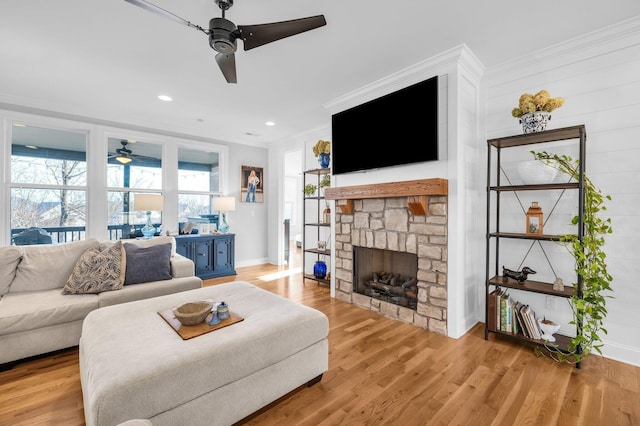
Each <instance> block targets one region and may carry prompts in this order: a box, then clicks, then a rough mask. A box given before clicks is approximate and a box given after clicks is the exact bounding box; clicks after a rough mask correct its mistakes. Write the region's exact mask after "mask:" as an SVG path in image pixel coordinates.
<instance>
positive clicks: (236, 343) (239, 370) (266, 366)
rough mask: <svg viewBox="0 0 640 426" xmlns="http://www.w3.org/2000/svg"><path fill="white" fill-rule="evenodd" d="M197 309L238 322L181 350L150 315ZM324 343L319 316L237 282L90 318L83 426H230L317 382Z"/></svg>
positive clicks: (85, 331)
mask: <svg viewBox="0 0 640 426" xmlns="http://www.w3.org/2000/svg"><path fill="white" fill-rule="evenodd" d="M202 299H213V300H215V301H223V300H224V301H225V302H227V303H228V304H229V308H230V310H231V311H232V312H234V313H236V314H238V315H240V316H242V317H243V318H244V320H243V321H241V322H238V323H236V324H233V325H230V326H228V327H225V328H221V329H219V330H215V331H213V332H210V333H207V334H204V335H201V336H198V337H194V338H191V339H188V340H183V339H182V338H181V337H180V336H179V335H178V333H176V331H175V330H174V329H172V328H171V327H170V326H169V324H167V323H166V322H165V321H164V319H163V318H162V317H160V315H159V314H158V311H162V310H164V309H167V308H171V307H174V306H179V305H181V304H183V303H186V302H190V301H196V300H202ZM328 333H329V321H328V318H327V317H326V315H324V314H323V313H322V312H320V311H317V310H315V309H312V308H309V307H307V306H304V305H301V304H298V303H296V302H292V301H290V300H288V299H285V298H283V297H280V296H278V295H275V294H273V293H270V292H268V291H265V290H262V289H260V288H258V287H256V286H254V285H252V284H249V283H246V282H241V281H236V282H231V283H226V284H221V285H216V286H212V287H205V288H200V289H196V290H190V291H184V292H181V293H176V294H172V295H167V296H160V297H155V298H152V299H146V300H140V301H136V302H130V303H124V304H121V305H115V306H109V307H105V308H100V309H97V310H95V311H93V312H91V313H90V314H88V315H87V317H86V318H85V320H84V323H83V327H82V336H81V338H80V380H81V383H82V393H83V400H84V413H85V420H86V424H87V426H94V425H100V426H102V425H117V424H118V423H122V422H125V421H127V420H129V419H149V420H150V421H151V422H152V424H153V425H154V426H162V425H172V426H173V425H186V424H188V425H190V426H196V425H207V426H210V425H229V424H233V423H235V422H237V421H239V420H241V419H243V418H244V417H246V416H248V415H249V414H251V413H253V412H255V411H257V410H258V409H260V408H262V407H264V406H265V405H267V404H269V403H271V402H273V401H275V400H276V399H278V398H280V397H281V396H283V395H285V394H287V393H288V392H290V391H292V390H294V389H295V388H297V387H299V386H301V385H303V384H313V383H315V382H317V381H319V380H320V378H321V377H322V374H323V373H324V372H325V371H327V370H328V357H329V347H328V340H327V336H328Z"/></svg>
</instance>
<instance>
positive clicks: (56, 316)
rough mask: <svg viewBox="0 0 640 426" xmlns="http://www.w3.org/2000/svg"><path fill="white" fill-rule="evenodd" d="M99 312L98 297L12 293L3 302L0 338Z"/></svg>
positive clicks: (51, 292)
mask: <svg viewBox="0 0 640 426" xmlns="http://www.w3.org/2000/svg"><path fill="white" fill-rule="evenodd" d="M95 309H98V295H96V294H73V295H63V294H62V292H61V291H60V289H59V288H56V289H51V290H43V291H22V292H18V293H13V292H9V293H7V294H5V295H4V296H2V298H1V299H0V336H1V335H6V334H12V333H19V332H24V331H29V330H35V329H39V328H43V327H49V326H52V325H57V324H66V323H70V322H73V321H77V320H82V319H83V318H84V317H86V316H87V314H88V313H89V312H91V311H93V310H95Z"/></svg>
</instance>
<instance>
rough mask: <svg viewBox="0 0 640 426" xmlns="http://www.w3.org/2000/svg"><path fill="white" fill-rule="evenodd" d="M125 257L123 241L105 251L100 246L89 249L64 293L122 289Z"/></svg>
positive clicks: (70, 278) (63, 290)
mask: <svg viewBox="0 0 640 426" xmlns="http://www.w3.org/2000/svg"><path fill="white" fill-rule="evenodd" d="M125 257H126V255H125V251H124V247H123V245H122V242H121V241H118V242H117V243H115V244H114V245H112V246H111V247H110V248H108V249H106V250H104V251H100V249H99V248H98V247H92V248H90V249H88V250H87V251H85V252H84V253H83V254H82V256H80V259H79V260H78V263H76V266H75V268H73V272H72V273H71V276H70V277H69V279H68V280H67V284H66V285H65V286H64V288H63V289H62V294H85V293H101V292H103V291H110V290H120V289H121V288H122V286H123V284H124V274H125V260H126V259H125Z"/></svg>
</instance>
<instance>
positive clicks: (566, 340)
mask: <svg viewBox="0 0 640 426" xmlns="http://www.w3.org/2000/svg"><path fill="white" fill-rule="evenodd" d="M489 332H491V333H493V334H495V335H497V336H500V337H504V338H507V339H511V340H517V341H518V342H520V343H524V344H527V345H530V346H538V347H545V346H546V347H550V348H557V349H558V350H560V351H563V352H567V351H568V347H569V344H570V343H571V337H569V336H565V335H563V334H554V335H553V336H554V337H555V338H556V341H555V342H553V343H551V342H545V341H544V340H541V339H529V338H528V337H526V336H525V335H523V334H521V333H507V332H504V331H499V330H489Z"/></svg>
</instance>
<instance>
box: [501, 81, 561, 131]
mask: <svg viewBox="0 0 640 426" xmlns="http://www.w3.org/2000/svg"><path fill="white" fill-rule="evenodd" d="M562 105H564V98H552V97H551V96H550V95H549V92H548V91H546V90H541V91H539V92H538V93H536V94H535V95H532V94H530V93H523V94H522V95H521V96H520V101H519V103H518V106H517V107H516V108H514V109H513V110H512V111H511V115H512V116H514V117H515V118H518V119H519V120H520V124H522V131H523V132H524V133H535V132H542V131H544V130H546V128H547V124H548V123H549V120H551V111H553V110H555V109H557V108H560V107H561V106H562Z"/></svg>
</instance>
